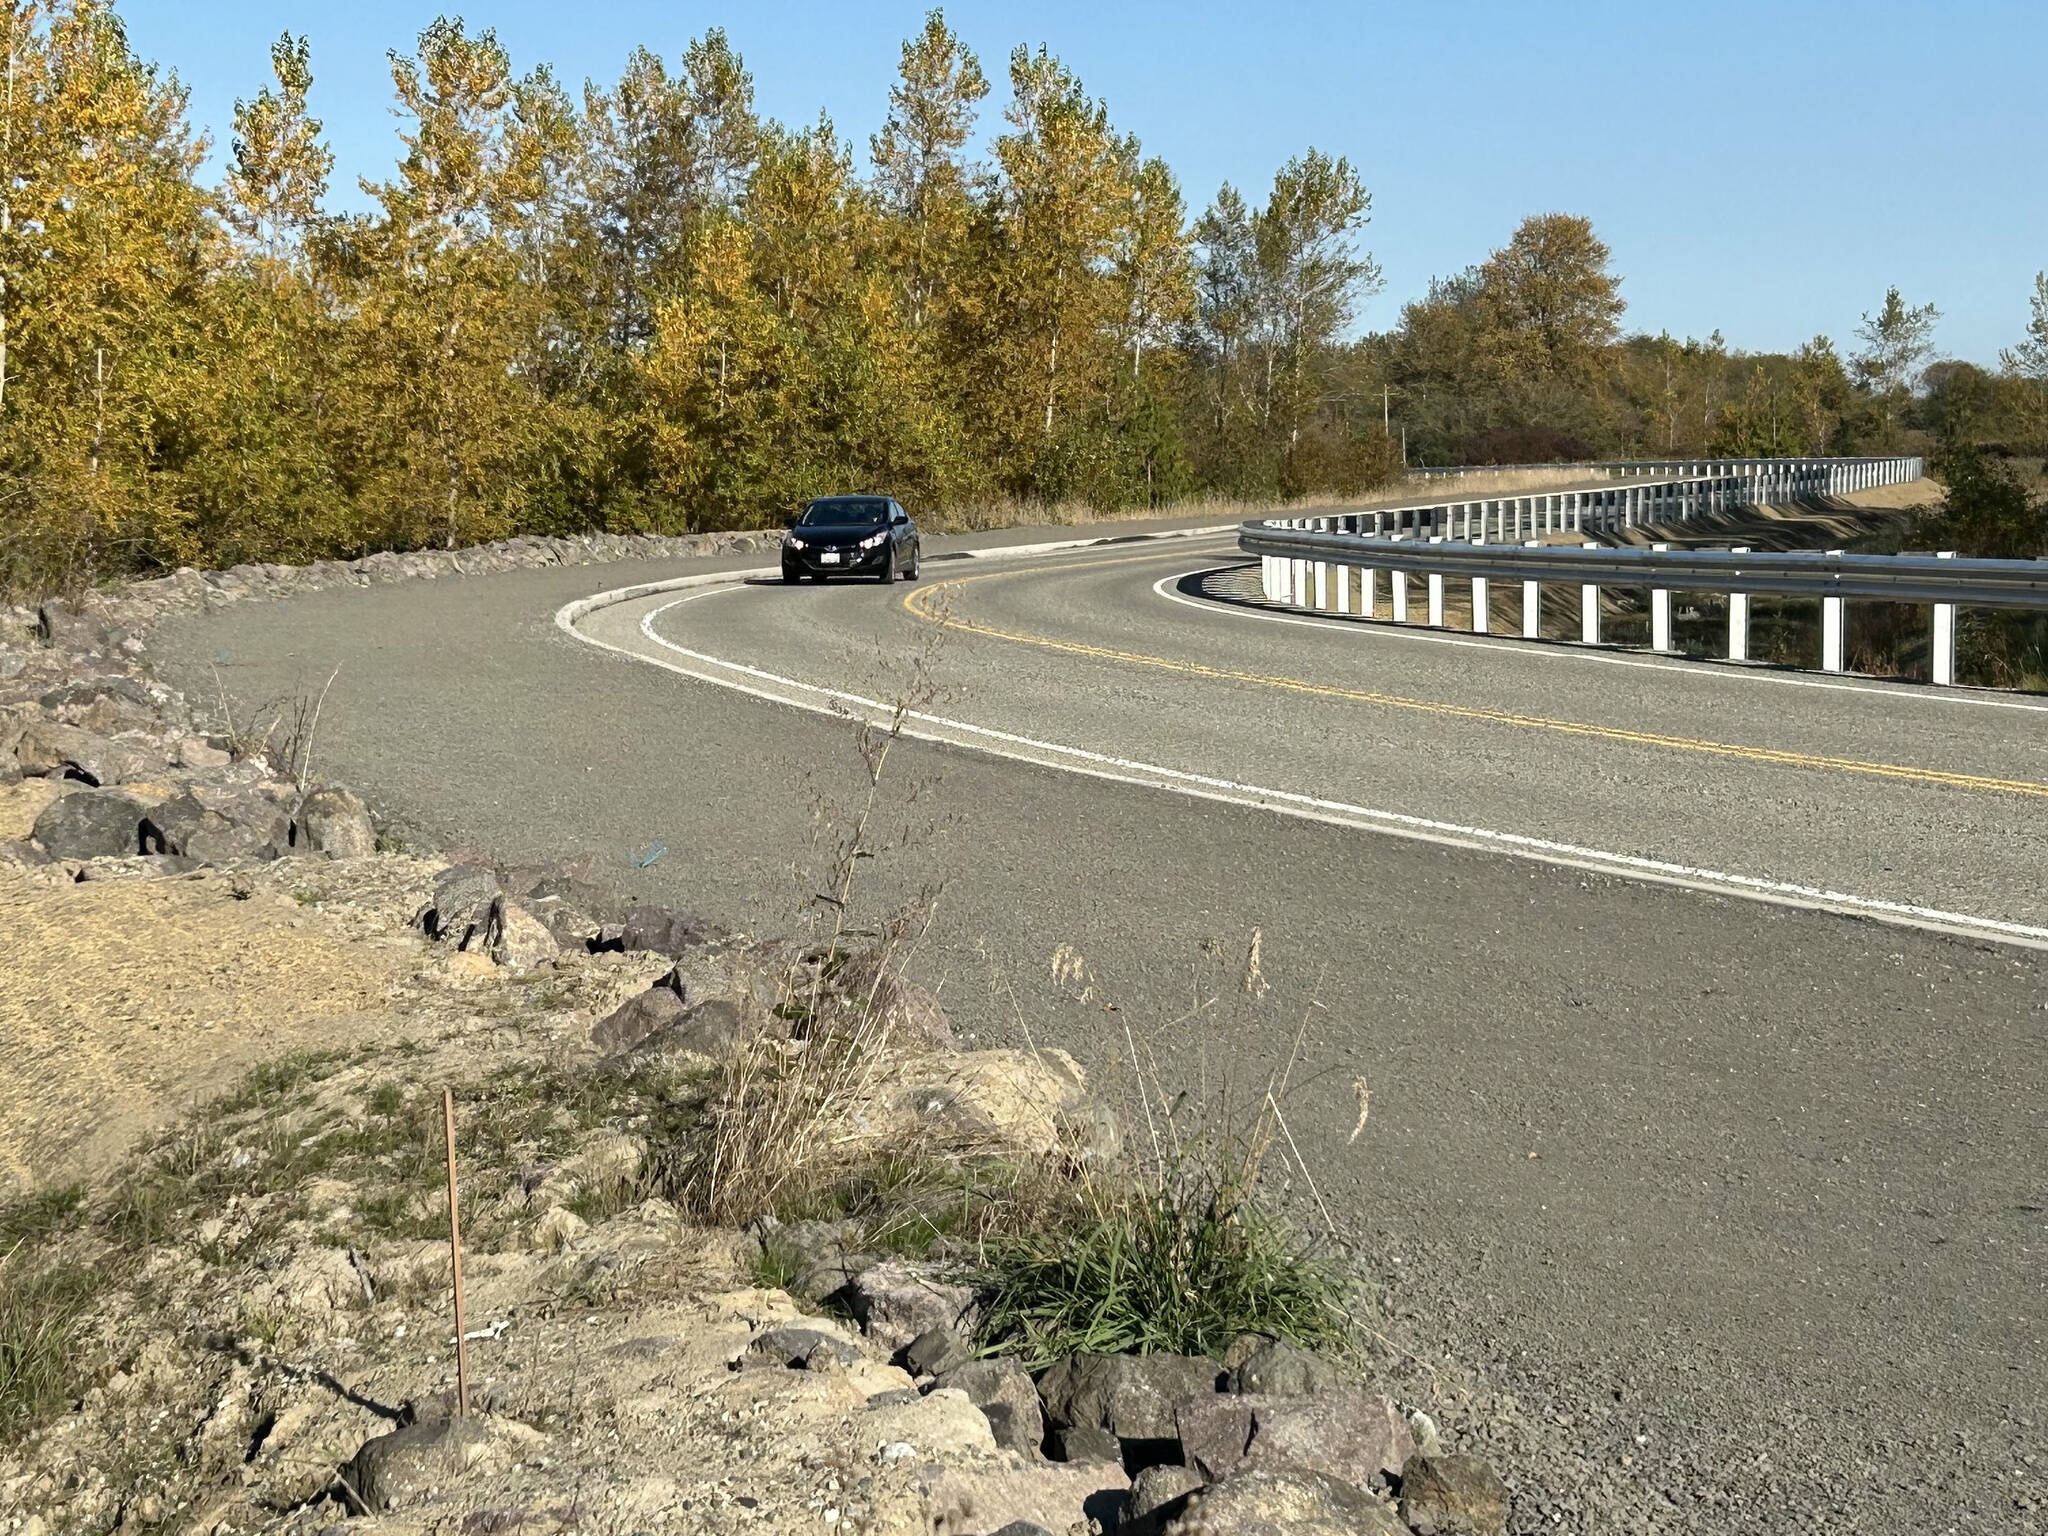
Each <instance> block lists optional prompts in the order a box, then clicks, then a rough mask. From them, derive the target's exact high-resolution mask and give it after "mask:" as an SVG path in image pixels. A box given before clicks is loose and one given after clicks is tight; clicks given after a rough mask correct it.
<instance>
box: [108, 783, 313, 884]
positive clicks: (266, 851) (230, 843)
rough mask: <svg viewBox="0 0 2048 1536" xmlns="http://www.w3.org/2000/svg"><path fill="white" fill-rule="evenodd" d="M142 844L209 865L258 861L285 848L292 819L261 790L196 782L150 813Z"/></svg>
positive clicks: (159, 851) (158, 850) (145, 848)
mask: <svg viewBox="0 0 2048 1536" xmlns="http://www.w3.org/2000/svg"><path fill="white" fill-rule="evenodd" d="M143 845H144V851H145V852H149V853H181V854H184V855H186V856H187V857H189V858H194V859H199V860H201V861H203V862H205V863H208V864H222V865H226V864H239V863H260V862H264V861H267V860H270V859H274V858H277V857H279V856H280V855H282V854H283V853H285V852H286V851H287V850H288V849H289V848H290V846H291V818H290V817H288V816H286V815H285V813H284V811H283V809H282V808H281V807H280V806H279V805H278V803H277V802H276V801H275V800H273V799H271V798H270V797H269V796H268V795H266V794H264V793H263V792H262V791H261V790H258V789H255V788H250V787H246V786H240V785H223V784H195V785H193V786H192V788H191V789H189V790H187V791H186V792H185V793H184V794H182V795H178V796H175V797H173V798H172V799H169V800H166V801H164V803H163V804H161V805H159V806H156V807H154V808H153V809H152V810H151V811H150V813H149V816H148V819H147V822H146V824H145V826H144V828H143Z"/></svg>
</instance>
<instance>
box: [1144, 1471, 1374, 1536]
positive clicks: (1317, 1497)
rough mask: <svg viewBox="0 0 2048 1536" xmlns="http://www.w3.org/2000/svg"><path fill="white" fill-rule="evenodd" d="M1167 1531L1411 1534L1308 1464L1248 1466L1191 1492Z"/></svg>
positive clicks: (1264, 1535)
mask: <svg viewBox="0 0 2048 1536" xmlns="http://www.w3.org/2000/svg"><path fill="white" fill-rule="evenodd" d="M1165 1536H1407V1532H1406V1530H1405V1529H1404V1527H1403V1526H1402V1524H1401V1522H1400V1519H1399V1518H1398V1517H1397V1516H1396V1515H1395V1513H1394V1511H1393V1510H1392V1509H1391V1508H1389V1507H1388V1506H1387V1505H1385V1504H1383V1503H1381V1502H1380V1501H1379V1500H1378V1499H1375V1498H1374V1497H1373V1496H1372V1495H1371V1494H1369V1493H1366V1492H1365V1491H1364V1490H1363V1489H1359V1488H1354V1487H1352V1486H1351V1485H1350V1484H1349V1483H1346V1482H1344V1481H1342V1480H1341V1479H1339V1478H1334V1477H1331V1476H1329V1475H1327V1474H1326V1473H1322V1472H1315V1471H1311V1470H1309V1469H1307V1468H1304V1467H1281V1466H1249V1465H1248V1466H1244V1467H1241V1468H1239V1469H1238V1470H1237V1471H1235V1472H1233V1473H1231V1474H1230V1475H1229V1476H1228V1477H1226V1478H1223V1479H1222V1480H1221V1481H1219V1482H1214V1483H1211V1484H1210V1485H1209V1486H1208V1487H1206V1488H1203V1489H1201V1490H1200V1491H1199V1492H1197V1493H1194V1494H1191V1495H1189V1496H1188V1502H1187V1508H1186V1509H1185V1511H1184V1512H1183V1513H1181V1514H1180V1515H1179V1516H1178V1517H1176V1518H1174V1519H1172V1520H1169V1521H1168V1522H1167V1523H1166V1526H1165Z"/></svg>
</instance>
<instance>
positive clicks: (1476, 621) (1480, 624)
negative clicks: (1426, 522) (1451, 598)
mask: <svg viewBox="0 0 2048 1536" xmlns="http://www.w3.org/2000/svg"><path fill="white" fill-rule="evenodd" d="M1503 505H1505V503H1503ZM1479 542H1480V543H1481V544H1484V543H1485V542H1486V540H1485V539H1481V540H1480V541H1479ZM1491 591H1492V583H1491V582H1490V581H1489V580H1488V579H1487V578H1486V577H1484V576H1474V577H1473V578H1472V633H1473V634H1475V635H1483V634H1486V633H1487V631H1488V628H1489V626H1490V625H1491V623H1492V619H1493V615H1492V612H1491V610H1490V606H1489V598H1490V596H1491Z"/></svg>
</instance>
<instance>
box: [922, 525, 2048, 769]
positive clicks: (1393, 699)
mask: <svg viewBox="0 0 2048 1536" xmlns="http://www.w3.org/2000/svg"><path fill="white" fill-rule="evenodd" d="M1185 556H1186V552H1185V551H1180V550H1176V551H1172V552H1170V553H1168V554H1149V555H1137V556H1126V557H1124V558H1123V559H1119V560H1107V561H1090V562H1088V564H1090V565H1126V564H1132V563H1135V562H1138V561H1145V560H1164V559H1170V558H1185ZM1077 563H1078V562H1077ZM1069 568H1071V567H1069ZM1032 569H1033V570H1035V571H1043V570H1045V569H1046V567H1044V566H1034V567H1032ZM1025 574H1028V573H1027V572H1025V571H1014V570H1013V571H990V572H987V573H986V574H983V575H976V576H955V577H951V578H950V579H948V580H944V581H935V582H933V583H931V584H930V585H929V586H923V587H919V588H918V589H917V590H916V591H914V592H912V593H910V595H909V596H907V597H905V598H904V599H903V606H904V607H905V608H906V609H908V610H909V611H910V612H911V613H913V614H915V615H916V616H917V617H918V618H920V619H923V620H924V621H925V622H926V623H930V624H939V625H943V626H944V627H946V628H948V629H957V630H961V631H963V632H965V633H967V634H974V635H985V636H987V637H988V638H989V639H991V640H1007V641H1009V642H1011V643H1012V644H1015V645H1031V646H1037V647H1038V648H1039V649H1041V650H1047V651H1059V652H1063V653H1064V654H1066V655H1069V656H1086V657H1089V658H1091V659H1093V660H1097V661H1112V662H1118V663H1121V664H1123V665H1125V666H1133V667H1149V668H1153V669H1155V670H1157V671H1161V672H1172V673H1177V674H1179V675H1181V676H1183V677H1200V678H1207V679H1210V680H1213V681H1216V682H1226V683H1247V684H1250V685H1252V686H1254V687H1259V688H1275V689H1279V690H1281V691H1282V692H1286V693H1299V694H1307V695H1309V696H1311V697H1315V698H1325V699H1342V700H1344V701H1345V702H1347V703H1352V704H1371V705H1376V706H1378V707H1380V708H1383V709H1403V710H1410V711H1413V712H1415V713H1417V714H1424V715H1435V716H1438V717H1439V718H1442V719H1448V720H1473V721H1479V722H1481V723H1484V724H1487V725H1511V726H1518V727H1520V728H1522V729H1524V730H1534V731H1551V732H1554V733H1556V734H1558V735H1560V736H1582V737H1590V738H1593V739H1595V740H1599V741H1613V742H1621V743H1624V744H1626V745H1629V746H1636V747H1659V748H1663V749H1664V750H1666V751H1672V752H1697V753H1701V754H1704V755H1706V756H1709V757H1727V758H1735V759H1737V760H1739V761H1742V762H1751V763H1769V764H1772V765H1774V766H1778V767H1786V768H1821V769H1829V770H1832V771H1834V772H1837V773H1855V774H1863V775H1865V776H1867V777H1870V778H1878V779H1894V780H1900V781H1903V782H1905V783H1909V784H1939V785H1942V786H1944V787H1945V788H1949V789H1972V790H1985V791H1991V792H1994V793H1999V794H2008V795H2027V796H2031V797H2034V798H2036V799H2048V784H2037V783H2034V782H2033V781H2031V780H2028V779H1999V778H1992V777H1989V776H1987V775H1984V774H1976V773H1950V772H1947V771H1946V770H1944V769H1939V768H1915V767H1913V766H1911V765H1909V764H1906V763H1871V762H1865V761H1863V760H1862V759H1860V758H1854V757H1826V756H1821V755H1818V754H1815V753H1810V752H1786V751H1781V750H1780V749H1778V748H1776V747H1752V746H1744V745H1741V744H1740V743H1737V742H1730V741H1711V740H1708V739H1706V738H1704V737H1698V736H1666V735H1663V734H1660V733H1658V732H1655V731H1631V730H1626V729H1623V728H1621V727H1619V726H1611V725H1592V724H1588V723H1587V722H1585V721H1581V720H1553V719H1550V718H1549V717H1547V716H1544V715H1525V714H1520V713H1518V712H1516V711H1514V710H1506V709H1483V708H1480V707H1478V706H1476V705H1470V704H1447V703H1444V702H1442V701H1441V700H1437V699H1416V698H1409V697H1407V696H1405V695H1403V694H1398V693H1383V692H1381V691H1379V690H1377V689H1371V688H1342V687H1337V686H1335V685H1333V684H1330V683H1311V682H1308V681H1306V680H1304V679H1302V678H1297V677H1280V676H1275V675H1274V674H1272V673H1267V672H1246V671H1242V670H1240V669H1238V668H1236V667H1212V666H1209V665H1207V664H1206V663H1203V662H1199V661H1183V660H1178V659H1176V658H1174V657H1170V656H1149V655H1147V654H1145V653H1144V652H1142V651H1125V650H1118V649H1116V648H1115V647H1112V646H1104V645H1089V644H1087V643H1085V642H1083V641H1079V640H1058V639H1054V638H1053V637H1052V636H1050V635H1034V634H1030V633H1028V632H1026V631H1023V630H1014V629H1002V628H999V627H998V626H996V625H993V624H984V623H981V622H979V621H978V620H975V619H965V618H961V617H960V616H959V615H957V614H954V613H951V612H948V611H946V610H944V609H943V608H941V607H938V606H936V605H937V604H938V600H939V596H940V594H941V593H945V592H950V591H953V590H955V589H957V588H960V587H966V586H971V585H973V584H974V583H976V582H982V581H994V580H997V579H998V578H1000V577H1004V576H1019V575H1025Z"/></svg>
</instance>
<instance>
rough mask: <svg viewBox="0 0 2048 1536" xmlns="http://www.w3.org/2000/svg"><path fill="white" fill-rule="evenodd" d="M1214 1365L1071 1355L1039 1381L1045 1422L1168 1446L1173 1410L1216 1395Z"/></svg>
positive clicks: (1182, 1358)
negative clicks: (1194, 1399)
mask: <svg viewBox="0 0 2048 1536" xmlns="http://www.w3.org/2000/svg"><path fill="white" fill-rule="evenodd" d="M1217 1374H1218V1373H1217V1369H1216V1362H1215V1361H1213V1360H1207V1359H1202V1358H1199V1357H1193V1356H1188V1355H1069V1356H1068V1357H1067V1358H1066V1359H1064V1360H1062V1361H1060V1362H1059V1363H1058V1364H1056V1365H1055V1366H1053V1368H1052V1369H1051V1370H1049V1371H1047V1372H1046V1373H1045V1375H1044V1376H1042V1377H1040V1378H1039V1382H1038V1393H1039V1396H1040V1397H1041V1398H1043V1399H1044V1400H1045V1411H1046V1416H1047V1417H1048V1418H1050V1419H1051V1420H1052V1422H1053V1423H1054V1424H1056V1425H1059V1426H1061V1427H1066V1426H1075V1425H1086V1424H1094V1425H1100V1426H1101V1427H1102V1428H1104V1429H1106V1430H1108V1431H1109V1432H1110V1433H1111V1434H1113V1435H1115V1436H1116V1437H1117V1438H1118V1439H1119V1440H1170V1439H1172V1438H1173V1437H1174V1436H1175V1434H1176V1433H1177V1430H1176V1428H1175V1425H1174V1408H1175V1405H1177V1404H1178V1403H1180V1402H1182V1401H1184V1400H1185V1399H1187V1398H1190V1397H1198V1396H1201V1395H1203V1394H1206V1393H1211V1392H1214V1391H1215V1390H1216V1378H1217Z"/></svg>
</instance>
